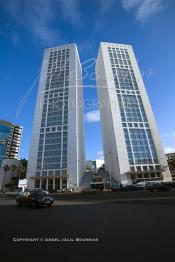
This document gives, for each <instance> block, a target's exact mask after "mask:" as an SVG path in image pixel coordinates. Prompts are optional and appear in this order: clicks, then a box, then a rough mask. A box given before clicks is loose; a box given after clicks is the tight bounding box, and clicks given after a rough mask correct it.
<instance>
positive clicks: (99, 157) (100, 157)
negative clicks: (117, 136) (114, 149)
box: [96, 150, 104, 160]
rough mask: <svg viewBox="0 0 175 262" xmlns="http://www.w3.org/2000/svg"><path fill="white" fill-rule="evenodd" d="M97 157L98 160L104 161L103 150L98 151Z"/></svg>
mask: <svg viewBox="0 0 175 262" xmlns="http://www.w3.org/2000/svg"><path fill="white" fill-rule="evenodd" d="M96 156H97V159H100V160H104V153H103V150H100V151H98V152H97V154H96Z"/></svg>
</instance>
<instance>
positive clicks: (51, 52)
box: [27, 44, 85, 190]
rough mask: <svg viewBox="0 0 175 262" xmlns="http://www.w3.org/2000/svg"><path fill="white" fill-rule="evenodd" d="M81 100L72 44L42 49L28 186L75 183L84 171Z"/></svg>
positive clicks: (50, 187)
mask: <svg viewBox="0 0 175 262" xmlns="http://www.w3.org/2000/svg"><path fill="white" fill-rule="evenodd" d="M82 103H83V93H82V71H81V64H80V60H79V55H78V51H77V47H76V45H75V44H69V45H64V46H57V47H53V48H48V49H46V50H45V53H44V59H43V65H42V69H41V77H40V82H39V90H38V97H37V102H36V109H35V116H34V123H33V131H32V139H31V147H30V154H29V161H28V169H27V178H28V188H34V187H39V188H43V189H47V190H53V189H55V190H57V189H60V188H67V187H73V188H76V187H79V184H80V181H81V178H82V176H83V174H84V172H85V164H84V163H85V162H84V161H85V160H84V143H83V106H82Z"/></svg>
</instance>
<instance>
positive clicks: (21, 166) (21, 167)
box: [17, 164, 26, 180]
mask: <svg viewBox="0 0 175 262" xmlns="http://www.w3.org/2000/svg"><path fill="white" fill-rule="evenodd" d="M25 171H26V168H25V167H24V166H23V165H22V164H21V165H19V166H18V167H17V173H18V179H19V180H20V178H21V175H23V174H24V173H25Z"/></svg>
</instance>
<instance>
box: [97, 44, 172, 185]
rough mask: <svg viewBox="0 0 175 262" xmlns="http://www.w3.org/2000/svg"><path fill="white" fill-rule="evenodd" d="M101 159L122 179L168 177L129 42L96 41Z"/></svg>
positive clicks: (118, 178)
mask: <svg viewBox="0 0 175 262" xmlns="http://www.w3.org/2000/svg"><path fill="white" fill-rule="evenodd" d="M96 79H97V86H98V96H99V101H100V117H101V123H102V133H103V147H104V159H105V165H106V169H107V171H108V172H109V173H110V175H111V179H114V180H116V181H118V182H120V183H122V184H126V183H131V182H132V181H139V180H140V181H142V180H147V179H150V178H153V179H155V178H157V179H158V178H159V177H160V178H163V179H164V180H167V181H171V175H170V172H169V168H168V166H167V160H166V157H165V154H164V151H163V148H162V145H161V141H160V138H159V133H158V130H157V126H156V122H155V119H154V116H153V112H152V109H151V105H150V102H149V98H148V96H147V93H146V89H145V86H144V83H143V80H142V76H141V73H140V70H139V67H138V64H137V61H136V58H135V55H134V52H133V49H132V46H130V45H121V44H112V43H101V44H100V48H99V52H98V58H97V62H96Z"/></svg>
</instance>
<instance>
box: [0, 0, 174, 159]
mask: <svg viewBox="0 0 175 262" xmlns="http://www.w3.org/2000/svg"><path fill="white" fill-rule="evenodd" d="M174 11H175V1H173V0H106V1H105V0H89V1H83V0H67V1H65V0H35V1H34V0H6V1H4V0H0V78H1V82H0V90H1V95H0V118H1V119H6V120H9V121H13V122H15V123H18V124H20V125H22V126H23V127H24V132H23V138H22V145H21V150H20V155H19V157H26V158H28V152H29V145H30V138H31V131H32V122H33V116H34V108H35V101H36V94H37V88H38V83H37V76H38V71H39V69H40V67H41V63H42V56H43V50H44V48H47V47H52V46H56V45H62V44H67V43H77V46H78V51H79V55H80V60H81V62H82V63H84V66H83V68H85V66H86V65H87V63H86V61H87V60H88V59H93V58H96V56H97V52H98V48H99V43H100V42H101V41H103V42H114V43H125V44H132V45H133V48H134V51H135V54H136V57H137V59H138V63H139V66H140V69H141V71H142V74H143V79H144V82H145V85H146V88H147V92H148V95H149V98H150V101H151V104H152V108H153V111H154V114H155V117H156V120H157V124H158V128H159V131H160V134H161V139H162V142H163V146H164V148H165V150H166V152H170V151H174V150H175V143H174V141H175V122H174V121H173V120H172V119H173V117H172V116H173V115H175V106H174V101H175V73H174V68H175V52H174V47H175V34H174V26H175V16H174ZM91 61H93V60H91ZM84 74H85V72H84V71H83V75H84ZM93 74H94V67H93V66H92V67H91V68H90V69H89V75H91V77H88V78H86V79H84V99H86V100H88V101H96V99H97V92H96V87H95V80H93V79H92V78H93ZM88 86H92V87H91V88H90V87H88ZM84 114H85V122H84V130H85V147H86V158H87V159H95V158H101V157H102V136H101V127H100V121H99V112H98V110H96V108H91V109H86V110H85V113H84Z"/></svg>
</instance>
